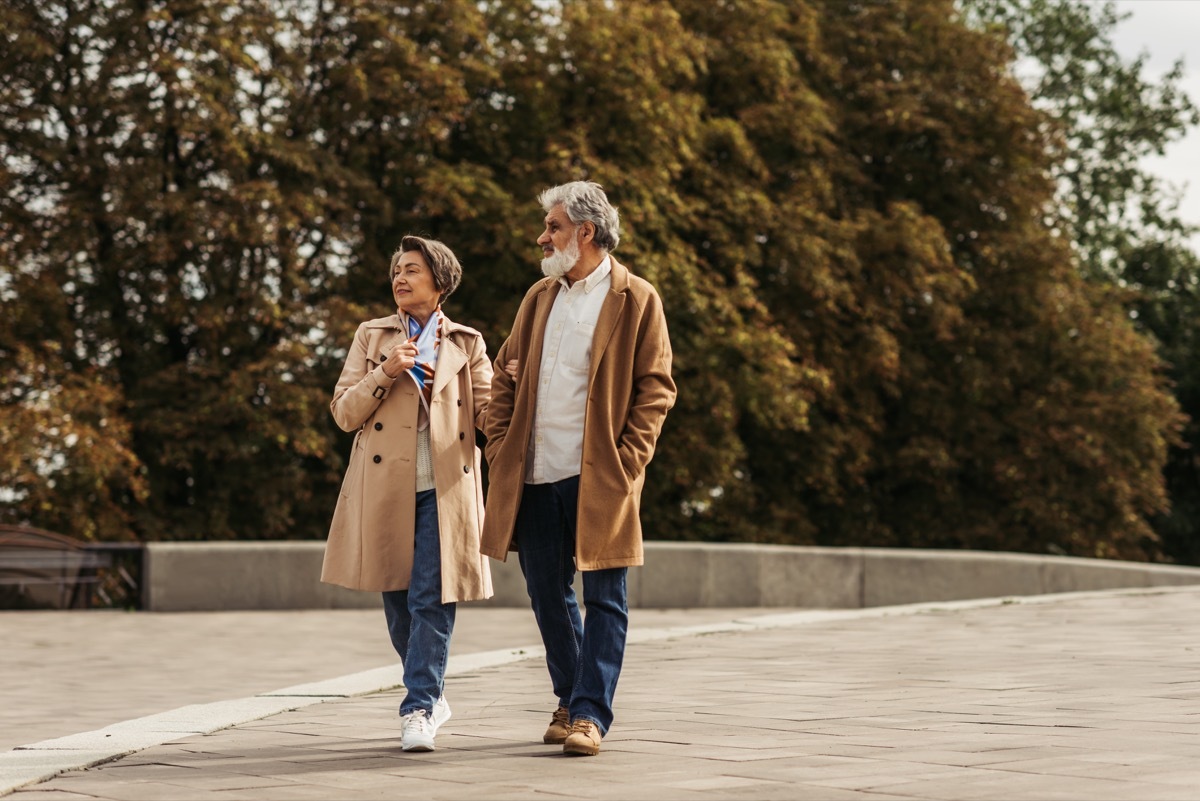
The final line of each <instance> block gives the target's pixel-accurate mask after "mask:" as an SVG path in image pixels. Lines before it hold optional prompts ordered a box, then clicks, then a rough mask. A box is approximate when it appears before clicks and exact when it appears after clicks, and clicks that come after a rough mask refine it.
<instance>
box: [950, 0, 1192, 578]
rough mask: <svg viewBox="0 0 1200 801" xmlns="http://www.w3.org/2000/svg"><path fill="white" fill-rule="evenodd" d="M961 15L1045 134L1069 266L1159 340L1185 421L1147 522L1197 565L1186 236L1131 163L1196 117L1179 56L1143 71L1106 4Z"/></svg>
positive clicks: (1171, 550)
mask: <svg viewBox="0 0 1200 801" xmlns="http://www.w3.org/2000/svg"><path fill="white" fill-rule="evenodd" d="M962 6H963V9H964V13H965V15H966V19H967V21H968V22H969V23H970V24H972V25H974V26H976V27H979V28H986V29H991V30H995V31H998V32H999V34H1000V35H1001V36H1003V37H1004V38H1005V39H1006V40H1007V41H1008V43H1009V44H1010V46H1011V47H1012V48H1013V54H1014V55H1013V63H1014V65H1016V66H1015V67H1014V69H1015V70H1016V71H1017V72H1018V75H1019V76H1020V77H1021V78H1022V83H1023V85H1024V86H1025V87H1026V88H1027V89H1028V92H1029V95H1030V98H1031V100H1032V102H1033V104H1034V105H1035V106H1037V107H1038V108H1041V109H1043V110H1045V111H1046V112H1047V114H1048V120H1047V125H1048V126H1052V129H1053V131H1054V133H1055V134H1056V135H1057V137H1058V138H1057V149H1058V153H1059V157H1058V160H1057V161H1056V163H1055V168H1054V171H1053V175H1054V177H1055V179H1056V182H1057V200H1058V203H1057V206H1056V208H1055V210H1054V211H1055V213H1056V215H1057V217H1058V218H1059V219H1060V220H1061V222H1060V225H1061V228H1062V230H1063V231H1064V232H1066V234H1067V235H1068V237H1069V239H1070V241H1071V243H1072V248H1073V251H1074V256H1075V258H1076V260H1077V263H1078V265H1079V269H1080V270H1081V271H1082V272H1083V274H1084V275H1086V276H1087V277H1088V278H1090V279H1091V280H1094V281H1099V282H1102V283H1106V284H1110V285H1113V286H1115V287H1119V288H1121V289H1122V290H1124V291H1123V292H1120V293H1118V298H1119V299H1120V300H1121V301H1122V302H1123V303H1124V305H1125V306H1126V308H1127V309H1128V310H1129V313H1130V315H1131V317H1133V319H1134V320H1135V321H1136V324H1137V326H1138V328H1139V329H1140V330H1142V331H1145V332H1146V333H1148V334H1150V335H1152V336H1153V337H1154V339H1155V340H1156V341H1157V342H1158V343H1159V348H1158V350H1159V353H1160V354H1161V356H1162V357H1163V358H1164V359H1165V360H1166V362H1167V364H1168V366H1169V370H1168V373H1167V375H1168V377H1169V378H1170V380H1171V384H1172V386H1173V391H1174V394H1175V397H1176V399H1177V400H1178V401H1179V403H1180V406H1181V408H1182V410H1183V411H1184V412H1185V413H1186V414H1187V416H1188V417H1189V419H1190V420H1191V422H1189V423H1188V424H1187V426H1186V428H1185V429H1184V432H1183V437H1182V439H1181V440H1180V441H1179V442H1178V443H1177V444H1176V446H1175V447H1173V448H1172V449H1171V451H1170V455H1169V458H1168V462H1167V464H1166V466H1165V468H1164V472H1165V478H1166V483H1167V486H1168V488H1169V496H1170V501H1171V508H1170V510H1169V511H1168V512H1164V513H1162V514H1159V515H1157V516H1156V517H1155V519H1154V527H1155V529H1156V530H1157V531H1158V533H1159V534H1160V535H1161V536H1162V538H1163V549H1164V552H1165V553H1166V554H1167V555H1168V556H1169V557H1171V558H1173V559H1176V560H1179V561H1184V562H1189V563H1193V564H1200V493H1198V492H1197V489H1196V488H1197V481H1196V479H1197V477H1198V475H1200V473H1198V471H1197V467H1196V456H1195V454H1196V451H1197V448H1198V447H1200V428H1198V427H1197V425H1196V423H1195V422H1194V421H1195V420H1196V419H1198V418H1200V396H1198V395H1197V394H1196V391H1195V381H1196V378H1195V372H1194V369H1195V365H1196V364H1197V360H1198V359H1200V353H1198V352H1197V350H1196V348H1197V345H1198V343H1197V339H1196V336H1195V332H1194V330H1193V327H1194V323H1193V320H1194V319H1195V312H1196V311H1197V308H1196V300H1195V292H1196V286H1197V283H1198V282H1200V272H1198V269H1197V268H1198V267H1200V261H1197V257H1196V254H1195V252H1194V250H1193V249H1192V248H1191V247H1190V246H1189V244H1188V237H1189V236H1190V235H1192V234H1193V233H1195V232H1196V230H1197V229H1196V227H1195V226H1194V225H1189V224H1187V223H1185V222H1184V221H1183V220H1182V219H1181V218H1180V217H1179V213H1178V198H1177V195H1176V194H1175V192H1174V191H1173V190H1172V189H1171V187H1169V186H1167V185H1165V184H1164V182H1163V181H1162V180H1161V179H1159V178H1158V177H1157V176H1154V175H1152V174H1151V173H1149V172H1148V171H1147V170H1146V169H1145V168H1144V167H1143V166H1142V164H1143V161H1144V159H1145V158H1146V157H1147V156H1151V155H1162V153H1163V152H1164V149H1165V148H1166V147H1167V145H1168V144H1170V143H1171V142H1173V141H1175V140H1177V139H1178V138H1180V137H1181V136H1183V134H1184V133H1185V132H1186V131H1187V130H1188V129H1190V128H1192V127H1194V126H1195V125H1196V124H1197V123H1198V122H1200V113H1198V112H1197V109H1196V106H1195V104H1194V103H1193V102H1192V101H1191V99H1190V98H1188V97H1187V95H1186V94H1185V93H1184V91H1183V89H1182V87H1181V81H1182V78H1183V63H1182V62H1181V61H1177V62H1176V63H1175V65H1174V66H1173V67H1172V69H1171V70H1169V71H1168V73H1167V74H1166V75H1165V76H1163V77H1162V78H1161V79H1158V80H1156V79H1153V78H1150V77H1147V76H1146V75H1145V72H1146V60H1147V56H1146V55H1145V54H1143V55H1141V56H1139V57H1137V58H1135V59H1133V60H1132V61H1127V60H1125V59H1123V58H1122V57H1121V55H1120V54H1119V53H1118V52H1117V51H1116V48H1115V46H1114V45H1113V39H1112V37H1113V33H1114V32H1115V30H1116V29H1117V27H1118V26H1119V25H1120V24H1121V22H1122V21H1123V20H1124V19H1126V18H1127V17H1128V15H1127V14H1126V15H1122V14H1120V13H1118V11H1117V9H1116V6H1115V5H1114V4H1113V3H1111V2H1105V3H1088V2H1081V0H964V2H963V3H962Z"/></svg>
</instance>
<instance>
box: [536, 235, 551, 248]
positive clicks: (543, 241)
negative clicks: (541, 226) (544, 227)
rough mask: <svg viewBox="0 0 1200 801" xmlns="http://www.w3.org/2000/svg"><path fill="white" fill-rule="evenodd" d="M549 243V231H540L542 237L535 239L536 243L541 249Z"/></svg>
mask: <svg viewBox="0 0 1200 801" xmlns="http://www.w3.org/2000/svg"><path fill="white" fill-rule="evenodd" d="M549 241H550V232H549V231H542V235H541V236H539V237H538V238H537V243H538V244H539V245H541V246H542V247H545V246H546V244H547V243H548V242H549Z"/></svg>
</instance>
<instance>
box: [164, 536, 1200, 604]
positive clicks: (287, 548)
mask: <svg viewBox="0 0 1200 801" xmlns="http://www.w3.org/2000/svg"><path fill="white" fill-rule="evenodd" d="M324 548H325V544H324V543H323V542H198V543H151V544H149V545H147V546H146V551H145V565H144V572H143V578H144V585H143V596H142V602H143V608H145V609H147V610H153V611H158V612H182V611H200V610H233V609H344V608H369V607H378V606H380V603H381V602H380V599H379V595H378V594H377V593H368V592H354V591H352V590H346V589H342V588H340V587H331V586H329V585H326V584H321V583H320V581H319V577H320V574H321V557H322V554H323V553H324ZM492 578H493V583H494V584H495V589H496V595H495V597H494V598H492V599H491V600H489V601H485V602H482V604H483V605H488V606H527V605H528V603H529V600H528V598H527V597H526V595H525V584H524V579H523V578H522V577H521V571H520V568H519V567H518V566H517V562H516V556H515V555H510V556H509V559H508V561H507V562H505V563H503V564H501V563H499V562H492ZM1169 584H1200V568H1196V567H1172V566H1167V565H1149V564H1144V563H1140V562H1116V561H1108V560H1100V559H1077V558H1073V557H1060V556H1036V555H1030V554H1015V553H1002V552H986V551H935V550H919V549H888V548H809V547H794V546H787V545H746V544H705V543H679V542H647V543H646V564H645V566H643V567H641V568H635V569H633V570H630V571H629V604H630V606H633V607H641V608H677V609H678V608H690V607H726V606H743V607H750V606H760V607H807V608H828V609H853V608H859V607H866V606H889V605H892V604H907V603H920V602H926V601H954V600H963V599H967V598H988V597H996V596H1005V595H1040V594H1044V593H1054V592H1070V591H1075V590H1101V589H1116V588H1122V587H1153V586H1161V585H1169ZM576 587H577V588H578V587H579V584H578V582H577V583H576Z"/></svg>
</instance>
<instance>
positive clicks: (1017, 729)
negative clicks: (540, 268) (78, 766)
mask: <svg viewBox="0 0 1200 801" xmlns="http://www.w3.org/2000/svg"><path fill="white" fill-rule="evenodd" d="M706 611H708V612H710V613H711V612H719V611H722V610H706ZM725 611H726V612H728V611H729V610H725ZM690 614H691V613H687V614H684V615H682V619H683V620H684V621H686V622H687V623H690V622H692V620H695V618H690V617H689V616H690ZM1197 621H1200V587H1187V588H1170V589H1154V590H1136V591H1110V592H1102V593H1079V594H1071V595H1060V596H1042V597H1037V598H1019V599H992V600H984V601H966V602H953V603H944V604H924V605H916V606H910V607H890V608H882V609H864V610H846V611H809V612H792V613H778V614H773V615H765V616H764V615H758V616H754V615H748V616H742V617H740V618H739V619H738V620H736V621H734V620H727V621H726V622H717V621H716V620H715V619H713V618H710V620H709V622H708V623H707V624H702V625H697V626H691V627H686V626H680V625H679V622H680V621H679V620H675V621H673V622H672V625H673V626H674V628H672V627H671V626H667V627H664V628H659V629H657V630H655V629H652V628H646V627H639V625H638V621H637V619H636V617H635V621H634V626H635V634H636V635H637V636H636V637H635V638H634V641H633V642H631V645H630V647H629V649H628V652H627V655H626V667H625V670H624V673H623V675H622V679H621V685H620V688H619V691H618V696H617V721H616V723H615V725H614V728H613V730H612V731H611V732H610V734H609V737H608V738H607V739H606V740H605V743H604V749H603V751H602V753H601V754H600V756H598V757H594V758H587V757H574V758H572V757H564V756H562V754H561V749H560V748H555V747H553V746H545V745H542V744H541V742H540V737H541V732H542V730H543V729H544V727H545V724H546V721H547V720H548V718H549V712H550V711H551V709H552V707H553V699H552V698H551V694H550V692H549V681H548V679H547V677H546V673H545V668H544V665H543V664H542V662H541V660H540V659H539V658H531V657H534V656H535V655H536V652H535V651H534V652H529V653H524V654H521V653H513V650H512V649H509V650H507V651H503V650H502V651H492V652H488V654H475V655H470V654H466V655H462V657H460V658H459V661H458V663H457V666H456V667H455V669H454V672H453V675H452V676H451V677H450V678H449V679H448V681H447V697H448V698H449V699H450V701H451V703H452V705H453V708H454V717H453V719H452V720H450V722H449V723H447V724H446V726H445V727H444V728H443V729H442V731H441V733H440V734H439V736H438V747H437V751H435V752H433V753H430V754H405V753H403V752H401V751H400V750H399V726H398V721H397V718H396V707H397V705H398V704H399V700H400V697H401V692H400V691H397V690H390V691H385V692H375V693H371V694H366V695H357V696H354V695H350V694H346V695H345V697H337V692H338V691H339V690H337V688H336V687H335V686H334V685H333V684H327V683H326V684H313V685H309V687H308V689H305V688H298V687H293V688H285V690H283V691H278V692H277V693H273V694H271V693H268V694H264V695H263V696H258V697H257V701H258V702H261V703H263V704H264V705H265V704H268V702H269V703H282V704H287V705H289V706H291V705H294V706H296V707H299V708H295V709H293V710H292V711H279V712H277V713H274V714H269V716H267V717H261V716H260V717H261V719H259V720H250V719H249V718H245V719H244V722H240V723H238V724H237V725H234V726H232V727H230V728H223V729H219V730H209V733H200V734H191V735H189V734H186V733H179V732H178V731H176V730H174V729H170V727H169V726H165V725H164V726H163V727H162V729H164V730H160V731H156V732H152V734H153V735H154V737H157V738H158V741H159V742H161V744H157V745H153V744H152V745H150V747H142V746H136V745H133V746H123V745H121V743H116V744H115V745H114V750H118V751H119V750H120V749H122V748H125V749H126V750H130V751H133V753H131V754H130V755H128V756H125V757H124V758H121V759H116V760H113V761H107V762H104V761H101V759H100V758H98V759H96V760H95V761H97V762H99V764H96V765H95V766H94V767H91V768H89V769H86V770H71V771H68V772H66V773H62V774H61V775H58V776H56V777H54V778H52V779H50V780H49V781H45V782H42V783H40V784H34V785H31V786H28V787H26V788H24V789H18V790H17V791H16V792H15V793H14V795H13V798H14V799H20V801H59V800H60V799H113V800H114V801H116V800H118V799H129V801H136V800H138V799H151V798H153V799H167V800H168V801H185V800H186V801H192V800H193V799H196V800H200V799H251V800H254V799H308V798H320V799H343V798H344V799H359V798H361V799H391V798H430V799H442V798H444V799H459V798H461V799H476V800H477V799H508V798H512V799H516V798H535V797H546V798H551V799H552V798H579V799H608V798H612V799H618V798H619V799H654V801H665V800H666V799H751V798H753V799H758V798H778V799H809V798H811V799H834V800H835V801H836V799H872V800H876V799H943V798H944V799H1058V798H1061V799H1084V798H1087V799H1195V798H1200V726H1198V725H1197V724H1200V673H1198V668H1200V659H1198V658H1197V657H1198V655H1200V651H1198V650H1197V649H1198V648H1200V643H1198V642H1197V640H1198V638H1197V636H1196V635H1197V626H1198V625H1200V624H1198V623H1197ZM522 633H524V632H522ZM198 642H201V641H200V640H196V641H195V642H194V643H193V647H195V644H196V643H198ZM472 659H474V660H475V662H474V663H472V661H471V660H472ZM365 675H366V674H365V673H364V674H359V676H360V677H363V676H365ZM349 678H351V677H347V679H349ZM364 681H365V682H366V684H369V683H370V681H378V677H372V678H370V680H369V681H368V680H366V679H362V680H360V681H359V684H363V683H364ZM353 683H354V682H348V683H346V686H350V685H351V684H353ZM343 690H344V687H343ZM0 692H3V693H4V695H0V703H2V702H4V701H5V700H7V699H6V697H5V696H7V695H8V691H7V690H3V691H0ZM306 692H307V693H309V694H310V695H309V697H308V698H307V700H305V699H303V698H302V696H303V694H304V693H306ZM209 706H212V705H209ZM204 708H205V709H207V708H208V707H204ZM264 708H265V707H264ZM217 717H219V716H217ZM217 717H214V718H213V720H216V719H217ZM144 720H145V721H146V722H145V723H144V724H143V728H144V729H145V730H146V731H150V730H151V729H153V728H154V725H153V722H152V721H153V719H152V718H147V719H144ZM216 728H217V726H215V725H214V726H212V729H216ZM112 731H113V732H117V733H118V734H116V735H113V736H117V737H118V739H119V738H120V737H127V738H129V739H128V742H130V743H133V742H134V741H135V740H137V737H136V736H135V735H137V734H138V732H137V731H135V730H133V729H129V728H124V729H120V728H113V729H112ZM192 731H196V729H192ZM154 737H150V739H149V740H146V742H150V740H153V739H154ZM86 748H91V749H93V750H94V752H95V753H99V751H98V750H96V746H95V738H94V737H92V738H91V739H89V738H86V737H84V738H82V739H78V740H72V738H65V739H62V740H57V741H55V740H52V741H50V742H48V743H44V744H42V745H41V749H42V750H41V751H38V750H36V749H35V750H33V751H21V750H15V751H9V752H7V753H0V775H3V771H4V769H5V765H6V759H7V760H8V764H12V763H14V760H17V759H20V758H22V757H23V755H27V754H38V753H42V754H45V753H52V752H54V751H55V749H59V753H70V752H71V749H80V750H79V751H77V752H76V753H80V754H84V753H92V751H87V752H85V751H84V750H82V749H86ZM139 749H140V750H139ZM2 787H3V784H2V783H0V788H2Z"/></svg>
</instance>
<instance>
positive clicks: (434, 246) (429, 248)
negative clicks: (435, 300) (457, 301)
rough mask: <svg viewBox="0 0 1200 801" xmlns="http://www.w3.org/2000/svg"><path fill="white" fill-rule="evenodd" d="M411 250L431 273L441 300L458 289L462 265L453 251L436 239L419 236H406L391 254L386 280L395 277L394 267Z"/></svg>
mask: <svg viewBox="0 0 1200 801" xmlns="http://www.w3.org/2000/svg"><path fill="white" fill-rule="evenodd" d="M413 250H415V251H417V252H418V253H420V254H421V256H422V258H424V259H425V263H426V264H428V265H429V269H430V270H431V271H433V283H434V286H436V287H437V289H438V292H441V293H442V297H441V299H442V300H445V299H446V298H448V297H450V293H451V292H453V291H454V290H456V289H458V284H459V282H460V281H462V265H461V264H459V263H458V257H457V256H455V255H454V251H453V250H451V249H450V248H448V247H446V245H445V244H443V243H441V242H439V241H437V240H436V239H425V238H424V237H420V236H406V237H404V238H403V239H401V240H400V247H399V249H397V250H396V252H395V253H393V254H392V263H391V265H390V266H389V267H388V280H389V281H390V280H392V279H393V278H395V277H396V265H397V264H399V263H400V256H401V255H402V254H405V253H408V252H410V251H413Z"/></svg>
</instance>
